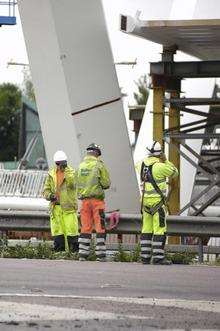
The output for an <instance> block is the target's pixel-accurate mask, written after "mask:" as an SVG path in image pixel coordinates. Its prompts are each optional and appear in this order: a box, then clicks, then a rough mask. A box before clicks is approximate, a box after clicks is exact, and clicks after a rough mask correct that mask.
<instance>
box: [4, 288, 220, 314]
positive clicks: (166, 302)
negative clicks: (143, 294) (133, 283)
mask: <svg viewBox="0 0 220 331" xmlns="http://www.w3.org/2000/svg"><path fill="white" fill-rule="evenodd" d="M1 297H45V298H70V299H86V300H94V301H95V300H98V301H108V302H109V301H110V302H121V303H133V304H140V305H151V306H163V307H175V308H183V309H192V310H199V311H206V312H215V313H220V301H212V300H182V299H157V298H132V297H110V296H106V297H102V296H80V295H56V294H43V293H30V294H29V293H24V294H22V293H0V298H1ZM123 316H125V315H123Z"/></svg>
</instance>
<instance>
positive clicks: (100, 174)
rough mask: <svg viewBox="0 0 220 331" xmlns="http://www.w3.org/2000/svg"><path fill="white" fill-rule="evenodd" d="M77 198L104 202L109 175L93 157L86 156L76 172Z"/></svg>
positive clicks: (108, 185)
mask: <svg viewBox="0 0 220 331" xmlns="http://www.w3.org/2000/svg"><path fill="white" fill-rule="evenodd" d="M77 187H78V198H79V199H89V198H95V199H99V200H104V197H105V194H104V190H106V189H108V188H109V187H110V178H109V173H108V171H107V169H106V167H105V165H104V163H103V162H102V161H101V160H100V159H99V158H96V157H95V156H90V155H88V156H86V157H85V158H84V160H83V162H81V163H80V165H79V170H78V185H77Z"/></svg>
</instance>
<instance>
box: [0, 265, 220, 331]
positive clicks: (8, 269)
mask: <svg viewBox="0 0 220 331" xmlns="http://www.w3.org/2000/svg"><path fill="white" fill-rule="evenodd" d="M0 268H1V277H0V330H1V331H4V330H7V331H9V330H10V331H11V330H18V331H21V330H22V331H23V330H33V329H37V330H48V329H52V330H55V331H56V330H59V331H60V330H72V329H77V330H79V329H80V330H158V329H179V330H180V329H183V330H191V329H197V330H198V329H209V330H210V329H216V330H219V329H220V286H219V284H220V267H209V266H202V265H201V266H183V265H173V266H154V265H142V264H139V263H119V262H118V263H116V262H111V263H110V262H108V263H100V262H78V261H63V260H59V261H50V260H18V259H0Z"/></svg>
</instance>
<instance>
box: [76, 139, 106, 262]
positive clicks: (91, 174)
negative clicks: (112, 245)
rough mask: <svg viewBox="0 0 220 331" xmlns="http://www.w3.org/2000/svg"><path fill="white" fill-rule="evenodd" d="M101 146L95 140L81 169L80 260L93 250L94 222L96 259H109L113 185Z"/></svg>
mask: <svg viewBox="0 0 220 331" xmlns="http://www.w3.org/2000/svg"><path fill="white" fill-rule="evenodd" d="M100 156H101V149H100V147H99V146H98V145H96V144H94V143H92V144H90V145H89V146H88V147H87V155H86V156H85V157H84V159H83V161H82V162H81V163H80V165H79V169H78V198H79V199H80V200H81V201H82V206H81V210H80V221H81V234H80V237H79V260H80V261H84V260H86V259H87V257H88V256H89V253H90V243H91V236H92V231H93V225H94V226H95V230H96V260H97V261H105V257H106V248H105V237H106V229H105V201H104V198H105V194H104V190H106V189H108V188H109V187H110V178H109V173H108V170H107V169H106V166H105V165H104V163H103V161H102V160H101V159H100Z"/></svg>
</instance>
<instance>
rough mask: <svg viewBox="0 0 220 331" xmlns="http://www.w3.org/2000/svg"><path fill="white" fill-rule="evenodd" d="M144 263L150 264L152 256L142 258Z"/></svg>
mask: <svg viewBox="0 0 220 331" xmlns="http://www.w3.org/2000/svg"><path fill="white" fill-rule="evenodd" d="M141 262H142V264H150V258H149V259H144V258H142V259H141Z"/></svg>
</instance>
